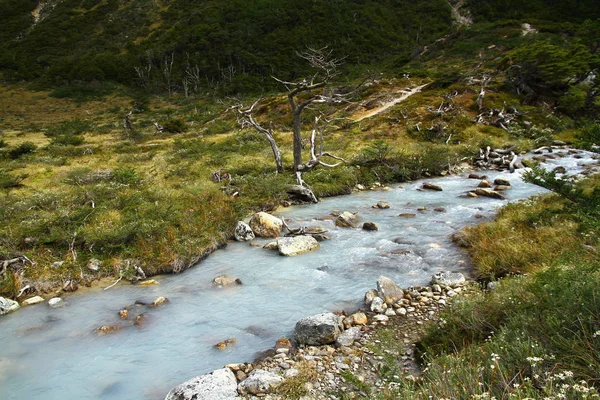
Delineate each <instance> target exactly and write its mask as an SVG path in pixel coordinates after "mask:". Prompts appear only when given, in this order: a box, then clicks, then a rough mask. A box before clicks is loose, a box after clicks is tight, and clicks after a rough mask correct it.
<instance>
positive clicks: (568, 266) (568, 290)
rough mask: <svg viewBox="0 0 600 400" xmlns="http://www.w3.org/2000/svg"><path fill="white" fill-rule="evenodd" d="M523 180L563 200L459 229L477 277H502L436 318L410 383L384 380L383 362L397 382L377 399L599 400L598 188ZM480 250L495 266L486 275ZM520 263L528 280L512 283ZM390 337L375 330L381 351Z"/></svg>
mask: <svg viewBox="0 0 600 400" xmlns="http://www.w3.org/2000/svg"><path fill="white" fill-rule="evenodd" d="M529 179H530V180H532V181H534V182H537V183H541V184H543V185H544V186H546V187H548V188H550V189H552V190H553V191H556V192H557V193H560V194H561V195H564V196H565V197H558V196H557V195H546V196H543V197H540V198H537V199H535V200H529V201H527V202H524V203H521V204H517V205H509V206H508V207H505V208H504V209H503V210H502V211H501V213H500V214H499V215H498V217H497V218H496V220H495V221H493V222H490V223H487V224H484V225H481V226H477V227H474V228H471V229H469V230H468V231H467V233H468V236H469V242H470V244H471V246H472V251H473V252H474V254H475V255H474V257H473V262H474V264H475V265H474V266H475V268H476V270H477V271H478V272H479V273H480V276H482V277H483V278H486V277H487V278H488V279H489V278H490V277H491V278H495V277H498V276H499V275H500V274H511V276H506V277H505V278H503V279H501V280H499V281H498V282H497V283H496V287H495V288H494V289H493V290H488V291H486V290H481V291H480V292H479V293H477V294H476V295H471V296H469V297H464V298H461V299H459V300H457V301H454V302H452V303H451V306H450V307H448V308H446V309H445V310H444V311H443V312H442V313H441V315H440V317H439V321H438V323H437V324H432V325H431V326H430V327H429V330H428V331H427V333H426V334H425V335H424V337H423V338H422V339H421V341H420V343H419V345H418V347H419V350H420V354H421V357H422V362H423V366H424V367H425V369H424V370H423V373H422V375H420V376H419V377H417V379H416V380H407V379H396V378H393V375H398V371H397V370H396V369H394V366H395V365H396V360H394V359H385V358H384V362H385V366H386V367H385V368H383V371H384V372H383V373H382V375H383V376H382V377H383V378H384V379H386V380H391V381H394V382H396V383H395V386H394V387H395V388H394V389H390V390H385V391H383V393H381V395H380V396H379V397H377V398H380V399H393V398H402V399H404V398H414V399H428V398H431V396H433V398H453V399H491V398H496V399H501V398H502V399H504V398H506V399H508V398H515V399H524V398H548V397H552V398H573V399H574V398H577V399H584V398H596V397H598V395H599V391H598V390H599V389H598V382H599V379H600V374H599V371H600V350H599V349H600V301H599V299H600V296H599V295H598V294H599V292H598V290H599V289H598V288H599V287H600V286H599V285H600V263H599V262H598V254H597V249H598V245H599V239H598V233H599V227H600V225H599V222H600V219H599V218H598V217H599V214H598V212H599V211H600V206H599V204H598V200H597V198H598V196H597V191H598V190H599V189H600V181H599V180H598V179H597V177H594V178H592V179H588V180H587V181H584V182H582V183H580V184H579V185H577V186H574V185H573V184H571V183H568V182H565V181H561V180H557V179H556V178H555V176H554V175H553V174H551V173H542V172H541V171H534V172H533V173H531V174H530V176H529ZM561 225H564V226H563V227H562V228H561V227H560V226H561ZM565 236H568V238H567V239H564V237H565ZM539 237H544V238H545V240H536V238H539ZM515 238H516V239H515ZM528 239H532V240H533V243H532V242H530V241H528ZM519 240H521V241H526V242H527V245H525V246H522V245H521V244H519V243H517V241H519ZM557 244H558V245H557ZM561 244H562V247H560V245H561ZM485 252H490V253H491V254H492V255H496V256H498V257H499V258H500V259H498V260H494V262H495V265H493V266H492V268H493V271H490V269H491V268H490V265H489V264H490V260H491V259H492V257H490V258H487V257H483V256H482V253H485ZM506 253H508V255H507V256H505V257H502V254H506ZM517 253H519V256H518V259H517V260H516V259H515V258H516V255H517ZM521 259H522V260H527V272H528V273H529V274H528V275H526V276H525V275H516V276H515V275H514V274H519V273H521V272H523V268H522V264H521V263H520V261H519V260H521ZM393 337H394V336H393V335H392V334H391V332H387V331H386V330H384V331H383V332H380V333H379V334H378V338H379V339H380V340H381V342H382V344H381V348H382V349H390V348H394V347H398V348H400V349H401V348H402V346H403V343H402V342H401V341H400V342H396V341H394V340H393ZM388 354H389V353H388ZM386 368H387V369H386ZM386 370H390V373H389V374H386V373H385V371H386Z"/></svg>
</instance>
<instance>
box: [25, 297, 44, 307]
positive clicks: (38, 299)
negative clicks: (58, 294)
mask: <svg viewBox="0 0 600 400" xmlns="http://www.w3.org/2000/svg"><path fill="white" fill-rule="evenodd" d="M43 302H44V298H43V297H41V296H34V297H30V298H29V299H27V300H23V302H22V303H21V305H22V306H30V305H33V304H38V303H43Z"/></svg>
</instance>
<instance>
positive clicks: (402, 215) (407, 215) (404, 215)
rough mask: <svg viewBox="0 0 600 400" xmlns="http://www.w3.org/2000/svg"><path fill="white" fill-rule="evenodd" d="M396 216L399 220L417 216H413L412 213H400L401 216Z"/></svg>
mask: <svg viewBox="0 0 600 400" xmlns="http://www.w3.org/2000/svg"><path fill="white" fill-rule="evenodd" d="M398 216H399V217H400V218H415V217H416V216H417V214H413V213H402V214H398Z"/></svg>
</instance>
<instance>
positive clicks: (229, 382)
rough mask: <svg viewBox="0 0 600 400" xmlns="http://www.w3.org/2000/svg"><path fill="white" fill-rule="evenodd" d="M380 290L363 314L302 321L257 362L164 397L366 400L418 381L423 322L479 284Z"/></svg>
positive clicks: (381, 285)
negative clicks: (372, 393) (418, 346)
mask: <svg viewBox="0 0 600 400" xmlns="http://www.w3.org/2000/svg"><path fill="white" fill-rule="evenodd" d="M377 286H378V288H377V290H370V291H369V292H367V293H366V294H365V307H364V308H363V309H361V310H357V311H356V312H355V313H351V314H343V313H326V314H319V315H317V316H312V317H307V318H303V319H302V320H300V321H298V323H297V325H296V330H295V337H294V338H281V339H279V340H278V341H277V343H276V344H275V346H274V347H273V348H272V349H270V350H268V351H267V352H265V354H264V355H263V357H261V358H260V359H259V360H257V361H255V362H254V363H240V364H230V365H227V366H225V367H224V368H223V369H221V370H217V371H214V372H212V373H211V374H207V375H203V376H202V377H197V378H194V379H192V380H190V381H188V382H186V383H183V384H182V385H180V386H178V387H176V388H174V389H173V390H172V391H171V393H169V395H168V396H167V399H168V400H174V399H192V398H194V399H209V398H210V399H221V398H222V399H235V398H241V399H258V398H261V399H289V398H298V399H305V400H308V399H315V400H321V399H330V400H335V399H354V398H369V395H370V391H371V390H383V389H386V388H392V387H393V386H394V385H395V384H396V383H395V382H398V381H399V380H400V379H416V377H417V376H418V375H419V373H420V367H419V364H418V360H417V355H416V354H415V345H416V343H417V342H418V340H419V339H420V337H421V335H422V333H423V331H424V329H425V327H426V324H427V323H428V322H431V321H436V320H437V316H438V313H439V311H440V310H442V309H443V308H444V307H446V305H447V304H448V303H449V302H451V301H453V300H454V298H460V297H461V296H468V295H469V294H470V293H472V292H473V291H474V290H477V289H476V286H475V285H474V284H473V283H469V282H466V281H465V278H464V276H462V274H455V273H441V274H436V275H435V276H434V277H433V279H432V284H431V285H430V286H427V287H411V288H407V289H400V288H399V287H397V286H396V284H395V283H393V282H392V281H391V280H389V279H387V278H385V277H380V278H379V280H378V282H377ZM386 327H388V328H390V329H386ZM383 332H385V334H384V335H382V333H383ZM390 335H391V336H390ZM390 363H391V364H393V365H392V368H391V369H390ZM215 381H218V382H217V383H215ZM217 386H219V387H221V388H224V389H223V390H224V391H220V392H219V390H220V389H216V387H217Z"/></svg>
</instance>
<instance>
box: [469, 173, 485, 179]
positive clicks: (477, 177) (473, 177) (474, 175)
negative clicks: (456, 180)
mask: <svg viewBox="0 0 600 400" xmlns="http://www.w3.org/2000/svg"><path fill="white" fill-rule="evenodd" d="M468 178H469V179H485V178H487V176H485V175H477V174H469V176H468Z"/></svg>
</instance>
